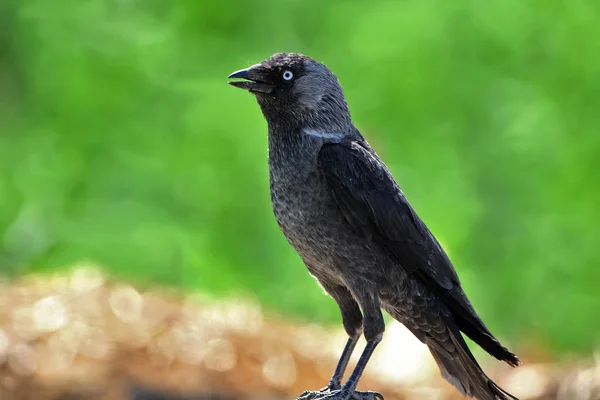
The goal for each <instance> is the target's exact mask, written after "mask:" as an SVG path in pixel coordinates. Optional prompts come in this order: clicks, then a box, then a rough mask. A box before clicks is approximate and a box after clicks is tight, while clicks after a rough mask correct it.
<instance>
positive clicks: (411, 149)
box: [0, 0, 600, 351]
mask: <svg viewBox="0 0 600 400" xmlns="http://www.w3.org/2000/svg"><path fill="white" fill-rule="evenodd" d="M599 17H600V3H598V2H595V1H593V0H587V1H584V0H573V1H570V2H568V3H567V2H561V1H521V0H490V1H488V2H479V3H478V2H472V1H465V0H458V1H454V2H447V1H441V0H403V1H397V2H393V1H383V0H378V1H372V2H369V3H365V2H359V1H341V0H337V1H330V2H321V1H317V0H303V1H299V0H291V1H286V2H281V1H273V0H269V1H267V0H263V1H255V2H251V3H248V2H242V1H239V0H232V1H229V2H227V3H226V4H223V3H221V2H214V1H213V2H206V1H198V0H180V1H177V2H166V1H160V0H145V1H139V0H84V1H82V0H55V1H53V2H48V1H42V0H21V1H18V0H3V1H2V3H1V4H0V129H1V130H0V167H1V169H0V263H1V264H0V265H1V268H2V269H3V270H4V271H9V272H10V273H19V272H22V271H24V269H26V268H32V267H33V268H35V269H39V270H46V269H53V268H60V267H61V266H64V265H67V264H69V263H72V262H74V261H77V260H81V259H91V260H94V261H96V262H100V263H102V264H104V265H106V266H107V267H108V268H109V269H110V270H111V271H113V272H115V273H117V274H120V275H121V276H123V277H126V278H131V279H145V280H152V281H156V282H160V283H164V284H170V285H179V286H181V287H183V288H187V289H202V290H209V291H212V292H214V293H223V292H225V291H228V290H241V289H244V288H246V289H250V290H251V291H253V292H255V293H256V294H257V296H258V297H259V298H260V299H261V300H262V301H263V302H264V303H265V304H267V305H268V306H270V307H272V308H275V309H279V310H281V311H288V312H292V313H293V314H294V315H298V316H302V317H304V318H311V319H313V320H315V321H319V322H323V321H337V320H338V318H339V317H338V311H337V308H336V306H335V304H334V302H333V301H331V300H329V299H327V298H326V297H325V296H323V295H322V293H321V291H320V289H319V288H318V287H317V286H316V285H315V284H314V282H313V280H312V278H310V277H309V275H308V274H307V273H306V271H305V269H304V267H303V265H302V264H301V261H300V260H299V258H298V257H297V256H296V254H295V253H294V251H293V250H292V249H291V248H290V247H289V246H288V245H287V244H286V241H285V239H284V238H283V237H282V235H281V234H280V233H279V231H278V228H277V226H276V224H275V222H274V219H273V217H272V213H271V210H270V203H269V195H268V175H267V165H266V157H267V149H266V146H267V145H266V124H265V122H264V120H263V118H262V115H261V113H260V112H259V109H258V107H257V105H256V104H255V102H254V100H253V99H252V96H250V95H248V94H245V93H242V92H240V91H239V90H236V89H233V88H231V87H228V86H227V85H226V76H227V75H228V74H229V73H230V72H231V71H233V70H236V69H239V68H243V67H245V66H248V65H250V64H253V63H255V62H257V61H260V60H261V59H264V58H266V57H268V56H270V55H271V54H272V53H274V52H277V51H297V52H302V53H305V54H308V55H310V56H312V57H313V58H316V59H317V60H320V61H324V62H325V63H326V64H327V65H328V66H329V67H331V68H332V70H333V71H334V72H335V73H336V74H337V75H338V77H339V78H340V81H341V82H342V84H343V86H344V88H345V91H346V94H347V97H348V102H349V104H350V108H351V110H352V112H353V117H354V120H355V122H356V123H357V125H358V127H359V128H360V129H361V130H362V131H363V133H364V134H365V135H366V136H367V137H368V138H369V140H370V142H371V143H372V145H373V146H374V147H375V148H376V149H377V150H378V151H379V152H380V154H381V155H382V157H383V158H384V159H385V160H386V161H387V162H388V164H389V166H390V167H391V168H392V170H393V172H394V174H395V176H396V177H397V179H398V181H399V182H400V184H401V186H402V187H403V189H404V190H405V192H406V193H407V196H408V197H409V199H410V200H411V202H412V203H413V205H414V207H415V208H416V209H417V211H418V212H419V214H420V215H421V216H422V218H423V219H424V220H425V222H426V223H427V224H428V225H429V227H430V228H431V229H432V231H433V232H434V233H435V234H436V235H437V236H438V237H439V239H440V241H441V242H442V243H443V245H444V246H445V247H446V248H447V250H448V252H449V253H450V256H451V258H452V259H453V260H454V263H455V265H456V267H457V270H458V271H459V274H460V276H461V278H462V280H463V283H464V286H465V287H466V291H467V292H468V293H469V295H470V297H471V298H472V301H473V303H474V304H475V306H476V308H477V309H478V310H479V312H480V313H481V314H482V316H483V318H484V319H485V320H486V321H488V324H489V326H490V328H491V329H492V330H493V331H495V332H498V333H499V335H501V336H504V337H511V338H513V339H514V340H515V341H519V340H521V339H522V338H527V337H535V338H543V339H544V340H547V341H548V343H549V344H551V345H552V346H553V349H555V350H556V351H565V350H588V349H590V348H592V347H593V346H594V345H596V344H597V343H598V341H599V340H600V322H598V316H597V314H598V309H600V296H599V295H598V282H600V268H598V265H597V264H598V260H600V246H598V245H597V241H598V238H599V237H600V207H598V204H600V190H599V189H598V183H599V182H600V154H599V153H600V134H599V129H600V113H599V112H598V110H599V109H600V74H599V73H598V65H600V46H598V38H599V37H600V18H599ZM523 340H524V339H523Z"/></svg>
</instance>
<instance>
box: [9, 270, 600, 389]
mask: <svg viewBox="0 0 600 400" xmlns="http://www.w3.org/2000/svg"><path fill="white" fill-rule="evenodd" d="M344 342H345V337H344V334H343V332H341V331H338V330H333V331H329V330H324V329H322V328H319V327H317V326H306V325H299V324H291V323H288V322H285V321H283V320H282V319H281V318H275V317H271V316H267V315H264V313H263V310H262V309H261V307H260V306H259V305H258V304H257V303H256V302H254V301H253V300H252V299H251V298H240V297H237V298H233V299H231V300H229V301H222V300H221V301H216V300H212V299H209V298H207V297H204V296H202V295H188V296H182V295H178V294H177V293H176V292H173V291H168V290H157V289H144V290H141V289H136V288H134V287H131V286H129V285H126V284H123V283H120V282H114V281H111V280H110V279H107V278H106V277H105V276H103V275H102V273H100V272H99V270H97V269H95V268H92V267H82V268H79V269H76V270H74V272H72V273H70V274H67V275H61V276H48V275H44V276H28V277H24V278H22V279H21V280H19V281H13V282H9V281H5V282H3V283H2V284H1V287H0V399H1V400H25V399H28V400H29V399H31V400H33V399H35V400H75V399H92V400H95V399H98V400H100V399H102V400H109V399H110V400H122V399H138V400H166V399H168V400H174V399H203V400H208V399H212V400H217V399H219V400H226V399H230V400H235V399H239V400H241V399H273V400H275V399H293V398H295V397H296V396H297V395H298V394H300V393H301V392H302V391H304V390H307V389H318V388H320V387H323V386H324V385H325V384H326V382H327V381H328V379H329V377H330V374H331V372H332V370H333V367H334V365H335V362H336V359H337V356H338V354H339V352H340V351H341V349H342V347H343V345H344ZM359 346H360V345H359ZM356 356H358V354H356ZM486 361H489V360H486ZM597 361H598V360H596V362H594V361H593V360H591V359H588V360H581V361H579V362H573V363H570V364H569V365H554V364H551V363H539V362H536V360H535V359H531V360H529V359H526V360H525V365H524V366H523V367H520V368H518V369H515V370H513V369H510V368H508V367H503V366H502V365H498V363H496V362H490V363H487V368H486V370H487V371H489V373H490V375H491V376H492V377H493V378H495V380H496V381H497V382H498V383H500V384H501V385H502V386H504V387H505V388H506V389H507V390H509V391H512V392H513V393H514V394H515V395H517V396H518V397H520V398H521V399H522V400H525V399H544V400H549V399H561V400H563V399H564V400H570V399H577V400H579V399H582V400H583V399H586V400H594V399H600V364H599V363H598V362H597ZM367 371H368V373H367V374H366V376H365V378H364V380H363V381H362V385H361V387H362V388H363V389H367V388H368V389H370V390H377V391H380V392H382V393H383V394H384V395H385V396H386V399H387V400H402V399H404V400H411V399H444V400H450V399H459V398H461V397H460V396H457V394H456V391H455V390H454V389H452V388H451V387H449V386H448V385H447V384H446V383H445V382H443V381H442V380H441V379H440V378H439V374H438V372H437V370H436V369H435V367H434V366H433V365H432V362H431V359H430V357H429V355H428V353H427V351H426V349H424V348H423V346H421V345H420V343H418V342H416V340H415V339H414V338H413V337H412V336H410V335H409V334H407V333H406V331H405V330H404V329H403V328H402V327H401V326H400V325H399V324H391V323H390V324H388V328H387V334H386V337H385V340H384V342H383V343H382V345H381V347H380V348H379V349H378V351H377V353H376V356H375V358H374V360H373V362H372V363H371V364H370V366H369V368H368V369H367Z"/></svg>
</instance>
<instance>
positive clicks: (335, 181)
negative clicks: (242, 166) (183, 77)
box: [229, 53, 520, 400]
mask: <svg viewBox="0 0 600 400" xmlns="http://www.w3.org/2000/svg"><path fill="white" fill-rule="evenodd" d="M229 78H241V79H243V80H236V81H230V82H229V83H230V84H231V85H233V86H235V87H238V88H241V89H245V90H247V91H249V92H250V93H252V94H253V95H255V96H256V100H257V101H258V104H259V106H260V109H261V110H262V113H263V115H264V117H265V119H266V120H267V124H268V144H269V175H270V189H271V201H272V204H273V211H274V214H275V218H276V219H277V223H278V224H279V227H280V229H281V231H282V232H283V234H284V235H285V237H286V238H287V239H288V241H289V243H290V244H291V245H292V246H293V247H294V249H295V250H296V251H297V252H298V254H299V255H300V257H301V258H302V260H303V261H304V263H305V264H306V267H307V268H308V270H309V272H310V274H311V275H312V276H314V277H315V278H316V279H317V281H318V282H319V283H320V284H321V286H322V287H323V289H324V290H325V292H326V293H327V294H329V295H330V296H331V297H333V299H334V300H335V301H336V302H337V304H338V305H339V308H340V310H341V314H342V321H343V325H344V328H345V330H346V332H347V333H348V336H349V339H348V342H347V344H346V346H345V348H344V350H343V352H342V355H341V358H340V360H339V363H338V365H337V367H336V369H335V372H334V374H333V376H332V378H331V381H330V382H329V384H328V385H327V387H325V388H324V389H321V390H320V391H318V392H305V393H304V394H303V395H302V396H301V398H305V399H335V400H348V399H362V400H367V399H371V400H372V399H375V398H380V399H382V398H383V397H382V396H381V394H379V393H376V392H359V391H356V386H357V384H358V381H359V379H360V377H361V375H362V373H363V370H364V369H365V367H366V365H367V362H368V361H369V358H370V357H371V354H372V353H373V351H374V350H375V347H376V346H377V344H378V343H379V342H380V341H381V337H382V335H383V332H384V328H385V326H384V320H383V315H382V313H381V309H383V310H385V311H386V312H388V313H389V314H390V315H391V316H392V317H393V318H394V319H396V320H397V321H399V322H401V323H402V324H404V325H405V326H406V327H407V328H408V329H409V330H410V331H411V332H412V333H413V334H414V335H415V336H416V337H417V338H418V339H419V340H420V341H421V342H423V343H425V344H426V345H427V346H428V347H429V350H430V351H431V354H432V355H433V358H434V359H435V361H436V363H437V365H438V366H439V368H440V371H441V374H442V376H443V377H444V378H445V379H446V380H447V381H448V382H449V383H451V384H452V385H454V386H455V387H456V388H458V390H460V391H461V392H462V393H463V394H465V395H469V396H472V397H475V398H477V399H479V400H495V399H501V400H508V399H513V400H514V399H516V398H515V397H514V396H513V395H511V394H510V393H508V392H506V391H505V390H503V389H501V388H500V387H499V386H498V385H497V384H496V383H494V382H493V381H492V380H491V379H490V378H489V377H488V376H487V375H486V374H485V373H484V372H483V370H482V368H481V367H480V366H479V364H478V363H477V361H476V360H475V358H474V357H473V354H472V353H471V351H470V350H469V348H468V347H467V344H466V343H465V339H464V338H463V336H462V334H461V332H462V333H464V334H465V335H467V336H468V337H469V338H471V339H472V340H473V341H474V342H475V343H477V344H478V345H479V346H481V347H482V348H483V349H484V350H486V351H487V352H488V353H489V354H491V355H492V356H494V357H496V358H497V359H499V360H502V361H505V362H506V363H508V364H509V365H511V366H517V365H518V364H519V362H520V361H519V358H518V357H517V356H516V355H515V354H513V353H511V352H510V351H509V350H508V349H506V348H505V347H504V346H502V345H501V344H500V343H499V342H498V340H497V339H496V338H495V337H494V336H493V335H492V333H491V332H490V331H489V330H488V328H487V327H486V326H485V324H484V323H483V321H482V320H481V319H480V318H479V316H478V315H477V313H476V312H475V310H474V309H473V306H472V305H471V303H470V301H469V299H468V298H467V296H466V295H465V293H464V291H463V289H462V287H461V284H460V280H459V278H458V276H457V274H456V271H455V270H454V267H453V266H452V263H451V262H450V260H449V259H448V256H447V255H446V253H445V252H444V250H443V249H442V247H441V246H440V244H439V243H438V241H437V240H436V239H435V237H434V236H433V235H432V233H431V232H430V231H429V229H428V228H427V227H426V226H425V224H424V223H423V221H422V220H421V219H420V218H419V217H418V216H417V214H416V213H415V211H414V210H413V208H412V207H411V206H410V204H409V203H408V201H407V200H406V197H405V196H404V193H403V192H402V190H401V189H400V187H399V186H398V184H397V183H396V181H395V180H394V178H393V176H392V174H391V173H390V171H389V170H388V168H387V167H386V165H385V164H384V163H383V161H382V160H381V159H380V158H379V156H378V155H377V154H376V153H375V151H374V150H373V149H372V148H371V146H370V145H369V144H368V143H367V141H366V140H365V138H364V137H363V136H362V135H361V134H360V132H359V131H358V130H357V129H356V128H355V127H354V125H353V123H352V119H351V117H350V112H349V111H348V106H347V104H346V100H345V98H344V94H343V91H342V88H341V86H340V84H339V82H338V80H337V78H336V76H335V75H334V74H333V73H332V72H331V71H330V70H329V69H328V68H327V67H326V66H325V65H323V64H321V63H319V62H317V61H315V60H313V59H311V58H309V57H307V56H305V55H302V54H296V53H277V54H274V55H273V56H272V57H271V58H269V59H267V60H265V61H262V62H260V63H259V64H255V65H253V66H251V67H249V68H247V69H243V70H240V71H237V72H234V73H232V74H231V75H229ZM361 310H362V312H361ZM363 332H364V336H365V339H366V340H367V345H366V347H365V349H364V351H363V353H362V355H361V357H360V359H359V361H358V363H357V365H356V367H355V369H354V371H353V372H352V374H351V376H350V377H349V379H348V380H347V381H346V383H345V384H344V385H343V386H342V385H341V381H342V377H343V375H344V371H345V369H346V367H347V365H348V360H349V358H350V355H351V354H352V351H353V350H354V347H355V345H356V342H357V340H358V338H359V336H360V335H361V333H363Z"/></svg>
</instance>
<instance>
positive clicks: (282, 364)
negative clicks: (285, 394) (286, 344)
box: [262, 351, 296, 388]
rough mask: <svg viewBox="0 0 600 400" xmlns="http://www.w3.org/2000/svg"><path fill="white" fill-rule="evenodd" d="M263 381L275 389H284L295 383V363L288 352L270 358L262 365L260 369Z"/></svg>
mask: <svg viewBox="0 0 600 400" xmlns="http://www.w3.org/2000/svg"><path fill="white" fill-rule="evenodd" d="M262 373H263V377H264V379H265V381H266V382H267V383H268V384H269V385H271V386H275V387H281V388H286V387H289V386H292V385H293V384H294V382H296V362H295V360H294V356H293V355H292V353H290V352H289V351H284V352H282V353H281V354H278V355H275V356H271V357H269V358H268V359H267V361H266V362H265V363H264V364H263V369H262Z"/></svg>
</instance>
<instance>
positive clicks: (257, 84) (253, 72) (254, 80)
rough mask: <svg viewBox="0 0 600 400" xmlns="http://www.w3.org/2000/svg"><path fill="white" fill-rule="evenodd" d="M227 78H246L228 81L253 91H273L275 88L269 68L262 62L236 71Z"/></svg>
mask: <svg viewBox="0 0 600 400" xmlns="http://www.w3.org/2000/svg"><path fill="white" fill-rule="evenodd" d="M227 78H229V79H231V78H236V79H244V80H243V81H230V82H227V83H229V84H230V85H231V86H235V87H237V88H240V89H245V90H247V91H249V92H251V93H271V92H272V91H273V90H274V89H275V85H273V84H272V83H270V82H269V81H270V79H269V70H267V68H265V67H263V66H262V65H260V64H256V65H253V66H251V67H250V68H246V69H240V70H239V71H235V72H234V73H232V74H231V75H229V76H228V77H227Z"/></svg>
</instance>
